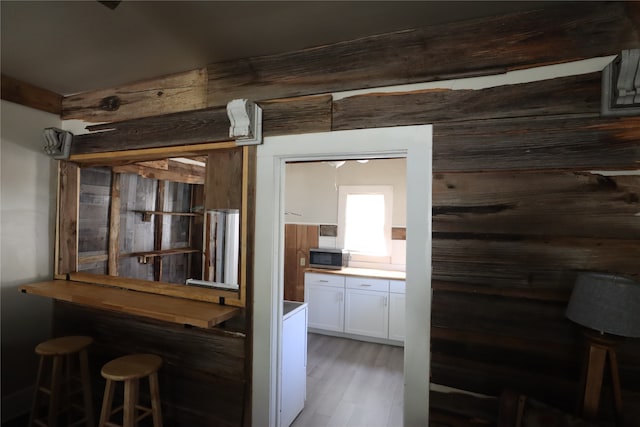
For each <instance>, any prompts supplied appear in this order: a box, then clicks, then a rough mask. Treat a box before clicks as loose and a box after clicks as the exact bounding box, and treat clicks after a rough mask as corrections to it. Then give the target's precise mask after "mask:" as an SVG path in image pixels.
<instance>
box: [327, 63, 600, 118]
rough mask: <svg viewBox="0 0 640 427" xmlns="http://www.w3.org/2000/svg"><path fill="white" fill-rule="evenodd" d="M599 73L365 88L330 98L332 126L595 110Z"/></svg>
mask: <svg viewBox="0 0 640 427" xmlns="http://www.w3.org/2000/svg"><path fill="white" fill-rule="evenodd" d="M600 92H601V73H599V72H598V73H591V74H584V75H579V76H570V77H561V78H555V79H549V80H542V81H537V82H531V83H521V84H515V85H503V86H497V87H491V88H486V89H480V90H448V89H430V90H422V91H415V92H399V93H371V94H366V95H358V96H352V97H348V98H344V99H340V100H338V101H335V102H334V107H333V130H342V129H362V128H373V127H383V126H406V125H419V124H425V123H438V124H439V123H444V122H452V121H472V120H484V119H499V118H518V117H530V116H550V115H560V114H598V113H599V112H600Z"/></svg>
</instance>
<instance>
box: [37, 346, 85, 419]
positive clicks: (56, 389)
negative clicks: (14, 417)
mask: <svg viewBox="0 0 640 427" xmlns="http://www.w3.org/2000/svg"><path fill="white" fill-rule="evenodd" d="M92 342H93V339H92V338H91V337H86V336H67V337H60V338H53V339H50V340H47V341H44V342H41V343H40V344H38V345H37V346H36V349H35V352H36V354H38V355H39V356H40V362H39V365H38V375H37V379H36V386H35V390H34V395H33V403H32V407H31V414H30V417H29V426H47V427H55V426H57V425H58V421H59V419H60V417H61V415H62V414H65V413H66V416H67V419H66V421H65V424H64V425H65V426H69V427H71V426H76V425H80V424H83V423H86V425H87V427H89V426H93V425H94V423H93V408H92V402H91V383H90V379H89V358H88V355H87V347H89V345H91V343H92ZM74 356H77V357H78V360H77V365H78V369H76V370H74V367H73V364H74V363H73V362H74V360H73V359H74ZM49 361H51V371H50V375H48V376H47V374H46V372H45V370H46V368H45V364H46V363H47V362H49ZM47 379H49V385H48V386H47V384H46V380H47ZM74 381H77V382H78V383H79V384H78V385H79V386H80V387H79V388H74ZM63 387H64V390H62V388H63ZM76 387H77V386H76ZM80 392H81V393H82V406H81V405H79V404H78V403H77V402H76V401H75V400H74V396H75V395H76V394H78V393H80ZM44 396H46V397H48V399H49V402H48V411H47V414H46V416H45V417H42V416H41V415H40V409H41V406H42V397H44ZM74 410H75V411H77V412H78V413H79V415H81V416H80V417H79V418H78V419H77V420H73V419H72V418H73V417H74V414H73V411H74Z"/></svg>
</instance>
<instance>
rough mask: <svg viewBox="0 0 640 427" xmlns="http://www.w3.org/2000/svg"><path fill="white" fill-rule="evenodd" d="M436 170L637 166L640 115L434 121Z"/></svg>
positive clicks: (590, 168)
mask: <svg viewBox="0 0 640 427" xmlns="http://www.w3.org/2000/svg"><path fill="white" fill-rule="evenodd" d="M433 141H434V142H433V170H434V172H436V173H438V172H474V171H475V172H477V171H491V170H548V169H567V170H593V169H600V170H601V169H605V170H606V169H637V168H638V167H639V166H640V117H626V118H601V117H562V116H556V117H549V118H535V119H531V118H518V119H498V120H479V121H471V122H464V123H444V124H436V125H435V126H434V129H433Z"/></svg>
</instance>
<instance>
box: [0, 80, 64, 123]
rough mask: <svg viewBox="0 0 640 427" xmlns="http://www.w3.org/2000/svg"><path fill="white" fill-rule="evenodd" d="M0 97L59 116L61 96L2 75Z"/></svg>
mask: <svg viewBox="0 0 640 427" xmlns="http://www.w3.org/2000/svg"><path fill="white" fill-rule="evenodd" d="M1 82H2V87H1V88H0V96H1V97H2V99H4V100H5V101H9V102H13V103H15V104H20V105H24V106H26V107H30V108H35V109H36V110H41V111H46V112H47V113H52V114H56V115H60V114H61V113H62V95H59V94H57V93H54V92H51V91H50V90H46V89H43V88H41V87H38V86H34V85H32V84H29V83H27V82H23V81H20V80H18V79H14V78H12V77H9V76H5V75H4V74H2V78H1Z"/></svg>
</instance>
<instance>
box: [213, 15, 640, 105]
mask: <svg viewBox="0 0 640 427" xmlns="http://www.w3.org/2000/svg"><path fill="white" fill-rule="evenodd" d="M541 23H544V25H541ZM638 44H639V39H638V33H637V23H635V22H633V20H632V19H631V17H630V16H629V12H628V10H627V5H625V4H624V3H595V2H593V3H592V2H589V3H583V4H581V5H580V7H575V6H573V5H569V6H560V7H547V8H546V9H544V10H539V11H533V12H526V13H517V14H510V15H503V16H497V17H489V18H481V19H476V20H469V21H463V22H457V23H451V24H444V25H436V26H432V27H428V28H422V29H417V30H406V31H399V32H396V33H390V34H383V35H378V36H370V37H364V38H360V39H356V40H351V41H345V42H341V43H336V44H331V45H326V46H319V47H315V48H310V49H305V50H300V51H295V52H288V53H284V54H278V55H270V56H262V57H255V58H248V59H242V60H234V61H228V62H222V63H215V64H210V65H209V66H208V67H207V73H208V80H209V81H208V86H207V105H208V106H221V105H225V104H226V103H227V102H229V101H230V100H232V99H236V98H249V99H252V100H258V101H260V100H266V99H275V98H286V97H291V96H301V95H311V94H319V93H328V92H336V91H344V90H352V89H362V88H371V87H380V86H389V85H397V84H406V83H416V82H426V81H433V80H444V79H453V78H461V77H471V76H480V75H488V74H498V73H501V72H505V71H509V70H515V69H522V68H527V67H533V66H539V65H546V64H552V63H559V62H567V61H572V60H579V59H584V58H591V57H597V56H606V55H612V54H617V53H619V52H620V51H621V50H622V49H629V48H634V47H638Z"/></svg>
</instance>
